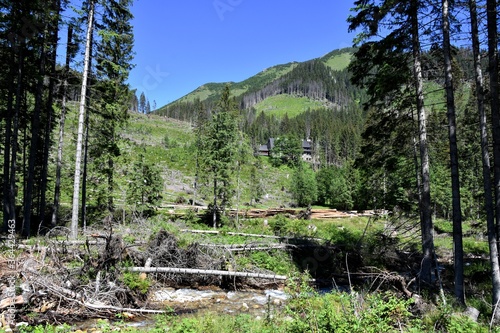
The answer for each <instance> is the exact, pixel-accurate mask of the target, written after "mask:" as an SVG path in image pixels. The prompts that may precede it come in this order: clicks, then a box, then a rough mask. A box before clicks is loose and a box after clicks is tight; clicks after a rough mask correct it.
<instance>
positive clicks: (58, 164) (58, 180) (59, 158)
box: [51, 25, 73, 227]
mask: <svg viewBox="0 0 500 333" xmlns="http://www.w3.org/2000/svg"><path fill="white" fill-rule="evenodd" d="M67 37H68V38H67V41H66V64H65V65H64V73H63V76H64V78H63V80H64V81H63V91H62V102H61V118H60V119H59V144H58V146H57V161H56V184H55V188H54V207H53V210H52V219H51V226H52V227H55V226H56V225H57V214H58V211H59V201H60V197H61V169H62V157H63V146H64V124H65V121H66V101H67V94H68V75H69V63H70V61H71V41H72V39H73V26H72V25H69V26H68V36H67Z"/></svg>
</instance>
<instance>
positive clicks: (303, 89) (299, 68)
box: [156, 48, 354, 120]
mask: <svg viewBox="0 0 500 333" xmlns="http://www.w3.org/2000/svg"><path fill="white" fill-rule="evenodd" d="M353 51H354V49H351V48H346V49H340V50H334V51H332V52H330V53H328V54H326V55H324V56H322V57H320V58H316V59H312V60H309V61H306V62H300V63H299V62H291V63H288V64H282V65H276V66H273V67H270V68H268V69H265V70H263V71H262V72H260V73H258V74H256V75H254V76H252V77H250V78H248V79H246V80H244V81H241V82H225V83H207V84H204V85H202V86H200V87H198V88H197V89H196V90H194V91H193V92H191V93H189V94H187V95H186V96H183V97H181V98H180V99H178V100H176V101H174V102H172V103H170V104H168V105H166V106H163V107H161V108H160V109H159V110H157V111H156V113H157V114H160V115H166V116H169V117H173V118H177V119H181V120H190V119H191V117H192V114H191V113H192V112H190V109H192V103H193V102H194V101H195V100H196V99H199V100H200V101H201V102H203V103H204V104H205V105H206V106H207V107H208V108H210V107H211V106H213V105H214V104H215V103H216V101H217V100H218V99H219V97H220V93H221V91H222V88H223V87H224V86H225V85H226V84H230V85H231V92H232V94H233V96H234V97H235V99H236V101H237V102H238V103H239V105H240V108H241V109H249V108H252V107H256V108H257V109H261V108H262V107H259V106H256V105H258V104H259V103H261V102H263V101H265V100H266V99H267V98H270V97H273V96H276V95H282V94H286V95H289V96H288V98H289V99H294V98H299V99H304V98H306V99H309V100H310V103H309V102H308V103H306V104H311V105H313V106H314V105H321V106H333V105H338V106H342V105H346V104H348V103H349V102H351V101H352V96H351V95H352V94H351V93H347V92H346V89H350V88H348V87H351V84H350V82H349V80H348V74H347V71H346V67H347V65H348V64H349V61H350V58H351V56H352V53H353ZM317 101H320V102H319V103H318V102H317ZM269 103H271V105H266V106H265V107H271V108H273V105H272V101H270V102H269ZM269 103H268V104H269ZM292 104H294V101H292ZM276 107H279V106H276Z"/></svg>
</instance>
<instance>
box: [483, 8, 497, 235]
mask: <svg viewBox="0 0 500 333" xmlns="http://www.w3.org/2000/svg"><path fill="white" fill-rule="evenodd" d="M486 12H487V14H486V16H487V30H488V73H489V77H490V108H491V121H492V123H493V126H492V129H493V162H494V163H493V164H494V166H493V170H494V188H495V216H496V228H497V242H498V237H499V236H500V234H499V232H500V103H499V98H498V92H499V91H498V50H497V45H498V36H497V8H496V1H495V0H487V1H486Z"/></svg>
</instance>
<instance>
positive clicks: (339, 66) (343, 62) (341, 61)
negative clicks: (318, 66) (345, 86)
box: [325, 53, 352, 71]
mask: <svg viewBox="0 0 500 333" xmlns="http://www.w3.org/2000/svg"><path fill="white" fill-rule="evenodd" d="M351 58H352V55H351V54H350V53H342V54H338V55H335V56H332V57H330V58H328V59H327V60H326V61H325V64H326V65H327V66H328V67H330V68H331V69H333V70H335V71H340V70H343V69H346V68H347V66H349V63H350V62H351Z"/></svg>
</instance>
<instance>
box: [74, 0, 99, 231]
mask: <svg viewBox="0 0 500 333" xmlns="http://www.w3.org/2000/svg"><path fill="white" fill-rule="evenodd" d="M94 6H95V2H94V0H91V1H90V4H89V17H88V24H87V36H86V45H85V60H84V67H83V77H82V90H81V93H80V110H79V116H78V138H77V142H76V158H75V178H74V186H73V212H72V216H71V238H72V239H76V237H77V236H78V206H79V196H80V172H81V162H82V145H83V124H84V119H85V102H86V95H87V79H88V76H89V71H90V53H91V51H92V45H91V44H92V43H91V40H92V29H93V26H94Z"/></svg>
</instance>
